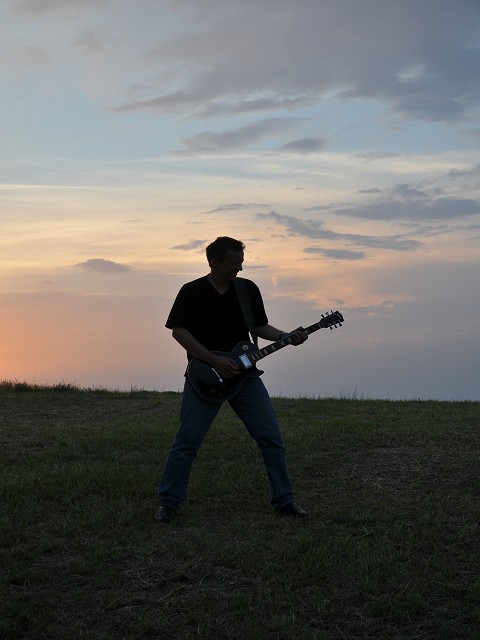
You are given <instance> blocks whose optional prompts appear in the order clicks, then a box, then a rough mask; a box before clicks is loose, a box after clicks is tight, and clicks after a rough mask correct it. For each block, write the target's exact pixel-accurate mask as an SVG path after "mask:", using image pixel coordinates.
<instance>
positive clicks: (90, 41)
mask: <svg viewBox="0 0 480 640" xmlns="http://www.w3.org/2000/svg"><path fill="white" fill-rule="evenodd" d="M73 44H75V45H77V46H78V47H80V48H81V49H83V50H84V51H85V52H86V53H88V54H90V55H97V54H100V53H104V52H105V46H104V44H103V42H102V39H101V37H100V35H99V34H98V33H97V31H96V30H95V29H88V30H86V31H83V32H82V33H81V34H80V36H79V37H78V38H77V39H76V40H75V41H74V43H73Z"/></svg>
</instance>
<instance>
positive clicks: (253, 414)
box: [158, 377, 293, 509]
mask: <svg viewBox="0 0 480 640" xmlns="http://www.w3.org/2000/svg"><path fill="white" fill-rule="evenodd" d="M229 403H230V406H231V407H232V409H233V410H234V411H235V413H236V414H237V415H238V417H239V418H240V419H241V420H242V421H243V423H244V424H245V426H246V428H247V430H248V433H249V434H250V435H251V436H252V438H253V439H254V440H255V441H256V443H257V445H258V448H259V449H260V452H261V454H262V456H263V461H264V464H265V469H266V472H267V476H268V479H269V481H270V490H271V495H270V497H271V502H270V503H271V504H272V505H273V506H274V507H275V508H276V509H280V508H282V507H284V506H285V505H286V504H288V503H289V502H292V500H293V491H292V485H291V483H290V479H289V477H288V470H287V460H286V455H285V447H284V445H283V440H282V436H281V434H280V428H279V426H278V422H277V417H276V415H275V411H274V409H273V407H272V403H271V401H270V397H269V395H268V392H267V390H266V389H265V386H264V384H263V382H262V381H261V380H260V378H258V377H252V378H246V380H245V381H244V383H243V385H242V387H241V389H240V391H239V392H238V393H237V395H236V396H235V397H234V398H232V399H231V400H230V401H229ZM220 407H221V404H216V403H213V402H207V401H206V400H203V398H201V397H200V396H199V395H198V394H197V393H196V392H195V391H194V389H193V388H192V386H191V384H190V383H189V382H188V380H186V381H185V387H184V393H183V400H182V407H181V410H180V428H179V430H178V432H177V435H176V436H175V439H174V441H173V444H172V448H171V449H170V453H169V455H168V458H167V462H166V465H165V469H164V471H163V475H162V479H161V481H160V487H159V489H158V496H159V499H160V504H161V505H167V506H170V507H174V508H176V507H178V506H179V505H180V504H181V503H182V502H184V500H185V496H186V493H187V486H188V480H189V478H190V471H191V468H192V464H193V461H194V460H195V458H196V455H197V453H198V450H199V449H200V447H201V445H202V442H203V440H204V438H205V436H206V435H207V432H208V430H209V428H210V425H211V424H212V422H213V419H214V418H215V416H216V415H217V413H218V411H219V410H220Z"/></svg>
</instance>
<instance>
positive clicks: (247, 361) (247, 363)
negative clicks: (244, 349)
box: [238, 353, 253, 369]
mask: <svg viewBox="0 0 480 640" xmlns="http://www.w3.org/2000/svg"><path fill="white" fill-rule="evenodd" d="M238 359H239V360H240V362H241V363H242V364H243V367H244V369H250V367H253V364H252V363H251V362H250V359H249V357H248V356H247V355H246V354H245V353H242V354H241V355H239V356H238Z"/></svg>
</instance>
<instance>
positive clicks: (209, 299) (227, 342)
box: [165, 276, 268, 351]
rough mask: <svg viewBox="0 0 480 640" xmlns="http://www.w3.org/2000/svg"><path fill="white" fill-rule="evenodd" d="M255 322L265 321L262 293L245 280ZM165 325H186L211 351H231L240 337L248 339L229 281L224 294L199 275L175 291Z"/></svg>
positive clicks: (260, 324)
mask: <svg viewBox="0 0 480 640" xmlns="http://www.w3.org/2000/svg"><path fill="white" fill-rule="evenodd" d="M245 282H246V283H247V287H248V292H249V294H250V300H251V303H252V311H253V317H254V318H255V325H256V326H257V327H262V326H263V325H266V324H267V323H268V318H267V315H266V313H265V308H264V305H263V300H262V295H261V293H260V290H259V288H258V287H257V285H256V284H255V283H254V282H252V281H251V280H247V279H246V278H245ZM165 326H166V327H167V328H168V329H174V328H175V327H181V328H183V329H187V330H188V331H189V332H190V333H191V334H192V335H193V336H194V337H195V338H196V339H197V340H198V341H199V342H200V343H201V344H203V346H204V347H206V348H207V349H210V350H211V351H232V349H234V347H235V346H236V345H237V344H238V343H239V342H242V341H243V340H249V339H250V338H249V334H248V328H247V325H246V323H245V320H244V319H243V314H242V309H241V307H240V303H239V301H238V298H237V293H236V291H235V287H234V285H233V283H230V287H229V289H228V291H227V292H226V293H224V294H221V293H218V291H217V290H216V289H215V288H214V287H213V286H212V285H211V284H210V282H209V281H208V276H203V277H202V278H198V279H197V280H193V281H192V282H187V284H184V285H183V287H182V288H181V289H180V291H179V292H178V295H177V297H176V299H175V302H174V303H173V306H172V309H171V311H170V314H169V316H168V318H167V322H166V323H165Z"/></svg>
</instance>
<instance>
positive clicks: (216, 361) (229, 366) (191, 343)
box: [172, 327, 239, 378]
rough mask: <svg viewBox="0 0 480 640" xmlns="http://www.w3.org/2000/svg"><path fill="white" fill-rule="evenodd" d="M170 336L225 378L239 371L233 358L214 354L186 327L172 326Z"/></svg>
mask: <svg viewBox="0 0 480 640" xmlns="http://www.w3.org/2000/svg"><path fill="white" fill-rule="evenodd" d="M172 336H173V337H174V338H175V340H176V341H177V342H178V343H179V344H180V345H182V347H183V348H184V349H185V350H186V351H188V353H189V354H190V355H192V356H193V357H194V358H198V359H199V360H203V361H204V362H206V363H207V364H209V365H210V366H211V367H213V368H214V369H215V370H216V371H218V373H220V374H221V375H222V376H225V378H232V377H233V376H234V375H236V374H237V373H239V370H238V367H237V363H236V362H235V360H233V359H231V358H226V357H224V356H219V355H216V354H215V353H213V351H210V349H207V348H206V347H204V346H203V344H202V343H201V342H199V341H198V340H197V339H196V338H195V336H193V335H192V334H191V333H190V331H188V329H184V328H183V327H174V328H173V329H172Z"/></svg>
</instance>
